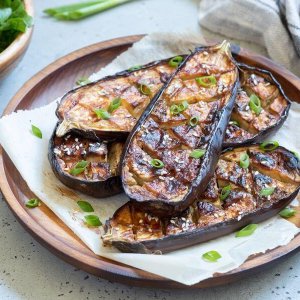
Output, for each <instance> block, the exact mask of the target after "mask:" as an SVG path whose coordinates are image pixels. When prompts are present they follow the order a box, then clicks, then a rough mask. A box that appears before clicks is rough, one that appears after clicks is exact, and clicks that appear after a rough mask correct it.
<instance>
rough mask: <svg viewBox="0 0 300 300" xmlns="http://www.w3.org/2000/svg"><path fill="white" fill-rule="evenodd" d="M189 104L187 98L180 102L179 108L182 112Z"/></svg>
mask: <svg viewBox="0 0 300 300" xmlns="http://www.w3.org/2000/svg"><path fill="white" fill-rule="evenodd" d="M188 106H189V104H188V102H187V101H186V100H184V101H182V102H181V103H180V104H178V108H179V111H180V112H183V111H185V110H186V109H187V108H188Z"/></svg>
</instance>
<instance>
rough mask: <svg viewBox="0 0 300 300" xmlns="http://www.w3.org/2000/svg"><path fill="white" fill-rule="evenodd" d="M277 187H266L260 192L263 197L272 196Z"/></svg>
mask: <svg viewBox="0 0 300 300" xmlns="http://www.w3.org/2000/svg"><path fill="white" fill-rule="evenodd" d="M274 191H275V187H269V188H264V189H262V190H261V191H260V192H259V195H260V196H262V197H267V196H270V195H272V194H273V193H274Z"/></svg>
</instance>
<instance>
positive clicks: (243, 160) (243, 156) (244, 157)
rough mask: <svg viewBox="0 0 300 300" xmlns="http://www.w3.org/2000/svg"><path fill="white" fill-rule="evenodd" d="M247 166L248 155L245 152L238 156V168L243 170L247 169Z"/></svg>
mask: <svg viewBox="0 0 300 300" xmlns="http://www.w3.org/2000/svg"><path fill="white" fill-rule="evenodd" d="M249 164H250V159H249V155H248V154H247V153H246V152H244V153H242V154H241V156H240V166H241V167H242V168H244V169H247V168H248V167H249Z"/></svg>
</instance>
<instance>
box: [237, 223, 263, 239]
mask: <svg viewBox="0 0 300 300" xmlns="http://www.w3.org/2000/svg"><path fill="white" fill-rule="evenodd" d="M257 227H258V225H257V224H249V225H247V226H246V227H244V228H242V229H241V230H240V231H238V232H237V233H236V234H235V236H236V237H244V236H249V235H251V234H253V232H254V231H255V230H256V228H257Z"/></svg>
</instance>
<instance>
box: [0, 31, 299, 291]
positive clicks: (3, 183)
mask: <svg viewBox="0 0 300 300" xmlns="http://www.w3.org/2000/svg"><path fill="white" fill-rule="evenodd" d="M144 36H145V35H130V36H124V37H119V38H114V39H110V40H106V41H102V42H98V43H95V44H92V45H88V46H86V47H83V48H80V49H78V50H75V51H73V52H71V53H69V54H66V55H65V56H63V57H61V58H59V59H57V60H56V61H54V62H52V63H50V64H49V65H48V66H46V67H45V68H43V69H42V70H41V71H39V72H38V73H36V74H35V75H34V76H32V77H31V78H30V79H29V80H28V81H26V82H25V84H24V85H23V86H22V87H21V88H20V89H19V90H18V91H17V93H16V94H15V95H14V97H13V98H12V99H11V100H10V101H9V103H8V104H7V106H6V108H5V109H4V111H3V115H2V116H4V115H7V114H10V113H11V112H13V111H15V110H16V108H17V106H18V105H19V104H20V103H21V102H22V101H23V98H24V97H25V96H26V95H27V94H28V93H29V92H30V91H31V90H32V89H34V88H35V86H36V85H37V84H38V83H39V82H42V81H44V80H46V78H47V77H48V76H50V75H51V74H52V73H53V72H56V71H58V70H59V69H60V68H62V67H63V66H65V65H66V64H70V63H72V62H74V61H76V60H78V59H81V58H83V57H85V56H88V55H91V54H93V53H94V52H99V51H103V50H105V49H108V48H112V47H118V46H124V45H128V44H133V43H134V42H137V41H138V40H140V39H141V38H142V37H144ZM245 53H247V54H249V55H253V56H255V57H256V58H259V59H260V60H261V61H262V62H263V63H264V64H265V65H266V66H267V65H268V64H270V62H271V63H272V66H275V67H274V68H277V69H278V70H280V72H282V67H280V66H279V65H277V64H274V62H273V61H271V60H269V59H268V58H265V57H263V56H261V55H257V54H254V53H251V51H248V50H245ZM283 71H284V73H286V74H289V76H291V78H292V79H291V81H292V82H293V83H294V85H295V87H297V88H298V89H299V90H300V79H299V78H297V77H296V76H295V75H293V74H292V73H290V72H289V71H287V70H285V69H284V70H283ZM6 159H9V157H8V155H7V154H6V153H5V151H4V149H3V148H2V146H1V148H0V189H1V191H2V194H3V196H4V199H5V201H6V203H7V204H8V206H9V208H10V210H11V211H12V212H13V214H14V215H15V217H16V218H17V220H18V221H19V222H20V223H21V225H22V226H23V227H24V228H25V229H26V230H27V231H28V232H29V233H30V234H31V235H32V236H33V237H34V238H35V239H36V240H37V241H38V242H39V243H41V244H42V245H43V246H44V247H46V248H47V249H49V250H50V251H51V252H52V253H54V254H55V255H56V256H58V257H60V258H61V259H63V260H64V261H66V262H68V263H70V264H72V265H75V266H76V263H77V262H78V263H80V264H81V266H80V268H81V269H83V270H85V271H87V272H89V273H92V274H94V275H96V276H99V277H102V278H104V279H108V280H113V281H115V282H121V283H125V284H131V285H138V286H147V287H161V288H205V287H212V286H216V285H220V284H225V283H227V282H231V281H235V280H236V279H239V278H242V277H243V276H246V275H247V274H249V273H251V272H254V271H255V270H256V269H257V268H263V267H266V266H269V265H270V264H272V263H275V262H277V261H278V260H279V259H280V258H283V257H286V256H289V255H292V254H294V253H295V252H296V251H297V249H298V248H300V235H299V234H298V235H297V236H296V237H295V238H294V239H293V240H291V241H290V243H288V244H287V245H285V246H279V247H277V248H275V249H272V250H269V251H267V252H266V253H264V254H258V255H255V256H254V257H253V258H251V259H250V260H249V259H248V260H247V261H246V262H244V263H243V264H242V265H241V266H239V267H238V268H236V269H234V270H232V271H230V272H227V273H222V274H217V275H216V276H214V277H212V278H208V279H206V280H204V281H201V282H199V283H197V284H195V285H192V286H187V285H183V284H181V283H178V282H175V281H173V280H170V279H166V278H163V277H161V276H158V275H155V274H152V273H149V272H147V271H143V270H139V269H136V268H134V267H130V266H127V265H124V264H119V263H117V262H114V261H112V260H109V259H105V258H103V257H97V256H95V257H92V256H88V255H87V254H85V253H82V252H80V251H77V250H76V249H74V248H70V247H69V246H68V245H67V244H64V243H63V241H62V240H61V239H58V238H56V237H55V235H52V234H51V233H50V232H49V231H47V230H46V229H45V228H43V227H42V226H41V225H40V224H39V223H38V222H36V220H34V218H33V217H32V216H31V215H29V214H28V213H26V209H25V207H24V206H22V205H21V204H20V203H19V201H18V200H17V198H16V197H15V195H14V193H13V191H12V189H11V186H10V184H9V181H8V179H7V174H6V170H5V160H6ZM62 244H63V248H62ZM280 250H281V251H280ZM282 250H286V251H282ZM91 253H92V252H91ZM257 259H258V260H261V259H262V262H261V263H259V264H254V265H252V266H249V262H250V261H251V262H252V263H253V261H254V262H255V261H256V260H257ZM99 262H101V263H100V266H99ZM97 263H98V265H97ZM95 266H96V267H95ZM241 273H242V276H241ZM229 277H230V278H229ZM220 280H221V281H222V282H221V283H217V281H220Z"/></svg>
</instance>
